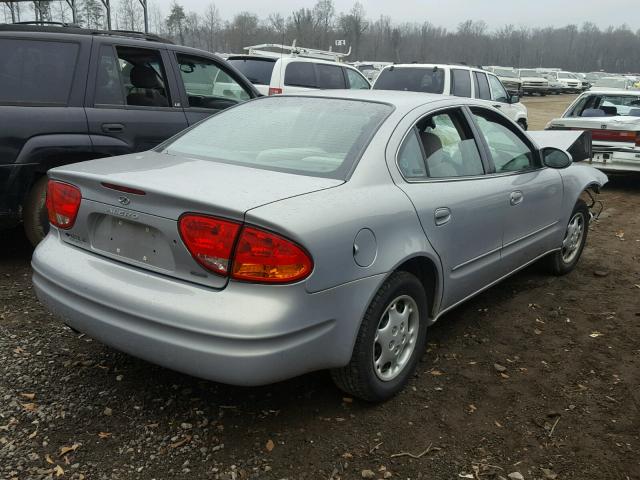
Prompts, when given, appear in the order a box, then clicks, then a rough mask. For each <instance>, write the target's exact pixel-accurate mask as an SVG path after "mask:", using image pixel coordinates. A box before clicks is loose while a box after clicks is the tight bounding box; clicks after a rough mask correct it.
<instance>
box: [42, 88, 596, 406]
mask: <svg viewBox="0 0 640 480" xmlns="http://www.w3.org/2000/svg"><path fill="white" fill-rule="evenodd" d="M550 133H551V134H552V135H554V137H550V139H551V141H550V142H549V144H544V140H545V136H544V135H545V134H544V133H543V134H542V135H541V136H539V137H537V138H538V139H539V141H540V142H542V143H536V142H534V141H533V140H532V138H531V137H529V136H528V135H527V134H526V133H525V132H524V131H522V130H521V129H520V128H519V127H518V126H517V125H516V124H515V123H513V122H512V121H511V120H509V119H508V118H506V117H505V116H504V115H502V114H501V113H500V112H499V111H497V110H496V109H494V108H491V107H488V106H486V105H485V104H483V102H479V101H476V100H471V99H465V98H456V97H445V96H440V95H425V94H417V93H408V92H389V91H373V92H370V91H327V92H313V93H309V94H301V95H297V96H274V97H265V98H260V99H258V100H254V101H250V102H247V103H243V104H241V105H239V106H237V107H234V108H231V109H229V110H226V111H224V112H222V113H220V114H218V115H216V116H214V117H212V118H210V119H208V120H206V121H204V122H202V123H200V124H198V125H196V126H195V127H193V128H191V129H188V130H186V131H185V132H183V133H181V134H179V135H178V136H177V137H174V138H173V139H171V140H169V141H167V142H166V143H165V144H163V145H161V146H159V147H158V148H156V149H154V150H153V151H149V152H145V153H140V154H133V155H127V156H121V157H114V158H107V159H100V160H94V161H89V162H83V163H79V164H75V165H67V166H64V167H61V168H56V169H53V170H51V171H50V172H49V176H50V180H49V187H48V196H47V204H48V208H49V217H50V221H51V224H52V228H51V231H50V233H49V235H48V236H47V237H46V239H45V240H44V241H43V242H42V243H41V244H40V245H39V246H38V248H37V249H36V251H35V253H34V256H33V270H34V274H33V282H34V286H35V289H36V292H37V294H38V297H39V298H40V300H41V301H42V302H43V303H44V304H45V305H47V306H48V307H49V308H50V309H51V310H52V311H53V312H54V313H55V314H56V315H57V316H59V317H60V318H62V319H63V320H64V321H65V322H66V323H67V324H68V325H70V326H71V327H73V328H75V329H77V330H79V331H81V332H85V333H86V334H88V335H89V336H91V337H93V338H96V339H98V340H99V341H101V342H104V343H105V344H107V345H111V346H113V347H115V348H117V349H120V350H122V351H124V352H128V353H130V354H131V355H135V356H138V357H141V358H143V359H146V360H149V361H151V362H154V363H158V364H160V365H164V366H166V367H169V368H172V369H175V370H179V371H182V372H186V373H189V374H192V375H195V376H198V377H203V378H207V379H211V380H215V381H220V382H225V383H230V384H236V385H259V384H266V383H271V382H276V381H279V380H283V379H286V378H290V377H292V376H296V375H300V374H304V373H306V372H310V371H314V370H320V369H330V370H331V372H332V376H333V378H334V379H335V381H336V383H337V385H338V386H339V387H340V388H342V389H343V390H344V391H346V392H348V393H350V394H353V395H355V396H358V397H360V398H363V399H365V400H369V401H380V400H384V399H387V398H389V397H390V396H392V395H394V394H395V393H397V392H398V391H399V390H400V389H401V388H402V387H403V386H404V385H405V384H406V383H407V381H408V379H409V377H410V376H411V374H412V372H413V370H414V368H415V365H416V363H417V361H418V359H419V358H420V356H421V355H422V353H423V351H424V348H425V342H426V334H427V328H428V327H429V326H430V325H431V324H433V323H434V322H435V321H436V320H438V319H439V318H440V317H441V316H442V315H443V314H444V313H445V312H447V311H449V310H450V309H452V308H454V307H455V306H456V305H458V304H460V303H461V302H463V301H465V300H466V299H468V298H469V297H471V296H473V295H475V294H477V293H479V292H481V291H483V290H485V289H486V288H488V287H490V286H491V285H493V284H495V283H497V282H498V281H500V280H501V279H503V278H505V277H507V276H508V275H510V274H512V273H514V272H516V271H518V270H520V269H522V268H523V267H525V266H526V265H529V264H531V263H532V262H535V261H537V260H539V259H543V258H544V259H545V261H546V262H547V263H548V265H549V268H550V270H551V272H553V273H555V274H564V273H567V272H569V271H571V270H572V269H573V268H574V267H575V265H576V263H577V262H578V259H579V257H580V254H581V252H582V249H583V247H584V245H585V242H586V238H587V231H588V225H589V219H590V212H589V208H588V205H587V204H585V202H584V201H582V200H581V199H580V196H581V194H582V193H583V192H584V191H585V190H587V189H591V190H596V191H597V190H598V189H599V188H600V187H601V186H602V185H603V184H604V183H605V182H606V176H605V175H604V174H602V173H601V172H599V171H597V170H595V169H593V168H591V167H588V166H582V165H578V164H576V165H572V164H571V158H570V156H569V154H568V153H566V152H565V151H564V150H561V149H558V148H554V147H553V145H552V144H553V139H555V138H558V135H559V134H560V135H562V134H563V133H566V134H567V135H572V134H573V133H572V132H550Z"/></svg>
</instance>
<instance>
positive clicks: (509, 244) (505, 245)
mask: <svg viewBox="0 0 640 480" xmlns="http://www.w3.org/2000/svg"><path fill="white" fill-rule="evenodd" d="M558 222H559V220H556V221H555V222H553V223H550V224H549V225H547V226H546V227H542V228H539V229H537V230H534V231H533V232H531V233H527V234H526V235H525V236H523V237H520V238H516V239H515V240H511V241H510V242H509V243H505V244H504V245H502V248H507V247H510V246H511V245H515V244H516V243H518V242H521V241H523V240H526V239H527V238H529V237H532V236H533V235H537V234H538V233H540V232H544V231H545V230H547V229H549V228H551V227H554V226H555V225H557V224H558Z"/></svg>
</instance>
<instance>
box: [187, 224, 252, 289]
mask: <svg viewBox="0 0 640 480" xmlns="http://www.w3.org/2000/svg"><path fill="white" fill-rule="evenodd" d="M178 228H179V230H180V236H181V237H182V241H183V242H184V244H185V245H186V246H187V249H188V250H189V253H191V255H192V256H193V258H194V259H195V260H196V262H198V263H199V264H200V265H202V266H203V267H204V268H206V269H207V270H209V271H211V272H213V273H216V274H218V275H222V276H227V275H228V274H229V262H230V259H231V252H232V250H233V245H234V244H235V241H236V237H237V236H238V230H240V224H238V223H236V222H232V221H229V220H223V219H221V218H215V217H207V216H203V215H192V214H186V215H183V216H182V217H180V221H179V225H178Z"/></svg>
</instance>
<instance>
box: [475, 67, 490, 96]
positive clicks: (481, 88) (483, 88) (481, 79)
mask: <svg viewBox="0 0 640 480" xmlns="http://www.w3.org/2000/svg"><path fill="white" fill-rule="evenodd" d="M473 79H474V83H475V87H476V98H479V99H480V100H491V90H489V81H488V80H487V75H486V74H484V73H482V72H473Z"/></svg>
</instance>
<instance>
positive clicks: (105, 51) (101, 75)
mask: <svg viewBox="0 0 640 480" xmlns="http://www.w3.org/2000/svg"><path fill="white" fill-rule="evenodd" d="M94 105H124V95H123V90H122V83H121V82H120V74H119V67H118V61H117V60H116V56H115V55H114V53H113V47H112V46H111V45H103V46H102V47H100V53H99V55H98V76H97V77H96V93H95V98H94Z"/></svg>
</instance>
